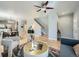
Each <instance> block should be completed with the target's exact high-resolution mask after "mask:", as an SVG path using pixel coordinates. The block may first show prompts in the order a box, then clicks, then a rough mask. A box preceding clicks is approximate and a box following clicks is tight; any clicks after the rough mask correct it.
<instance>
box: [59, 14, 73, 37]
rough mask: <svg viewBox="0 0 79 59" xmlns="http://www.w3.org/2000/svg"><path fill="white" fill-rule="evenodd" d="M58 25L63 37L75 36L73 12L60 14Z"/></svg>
mask: <svg viewBox="0 0 79 59" xmlns="http://www.w3.org/2000/svg"><path fill="white" fill-rule="evenodd" d="M58 26H59V29H60V31H61V37H63V38H73V14H68V15H62V16H59V19H58Z"/></svg>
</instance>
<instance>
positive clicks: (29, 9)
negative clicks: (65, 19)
mask: <svg viewBox="0 0 79 59" xmlns="http://www.w3.org/2000/svg"><path fill="white" fill-rule="evenodd" d="M40 3H41V1H24V2H23V1H18V2H17V1H14V2H12V1H11V2H10V1H7V2H6V1H5V2H1V1H0V12H2V11H3V12H6V13H8V14H13V15H20V16H25V17H26V18H35V17H38V16H39V14H41V13H42V12H39V13H38V12H36V10H37V8H36V7H34V5H40ZM78 4H79V2H77V1H76V2H75V1H74V2H72V1H71V2H69V1H68V2H65V1H60V2H57V1H56V2H53V1H52V2H51V1H50V2H49V4H48V6H51V7H54V9H55V10H56V11H57V14H58V15H63V14H69V13H72V12H73V11H74V10H75V9H76V8H78Z"/></svg>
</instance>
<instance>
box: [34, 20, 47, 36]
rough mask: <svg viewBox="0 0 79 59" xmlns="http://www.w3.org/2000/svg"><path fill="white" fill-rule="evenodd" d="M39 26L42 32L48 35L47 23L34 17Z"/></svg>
mask: <svg viewBox="0 0 79 59" xmlns="http://www.w3.org/2000/svg"><path fill="white" fill-rule="evenodd" d="M34 20H35V21H36V22H37V23H38V24H39V25H40V26H41V30H42V33H43V34H45V35H48V26H47V24H46V23H45V22H44V21H43V22H42V20H41V19H34Z"/></svg>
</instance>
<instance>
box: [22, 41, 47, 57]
mask: <svg viewBox="0 0 79 59" xmlns="http://www.w3.org/2000/svg"><path fill="white" fill-rule="evenodd" d="M37 43H39V44H42V49H34V50H32V48H33V47H32V42H29V43H28V44H26V45H25V46H24V48H23V51H24V57H48V45H47V44H46V43H44V42H39V41H37ZM35 48H36V47H35Z"/></svg>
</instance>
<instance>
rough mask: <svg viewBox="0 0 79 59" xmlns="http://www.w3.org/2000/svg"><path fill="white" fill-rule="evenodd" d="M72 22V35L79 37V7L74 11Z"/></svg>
mask: <svg viewBox="0 0 79 59" xmlns="http://www.w3.org/2000/svg"><path fill="white" fill-rule="evenodd" d="M73 24H74V26H73V37H74V39H79V8H78V9H77V10H75V12H74V21H73Z"/></svg>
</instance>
